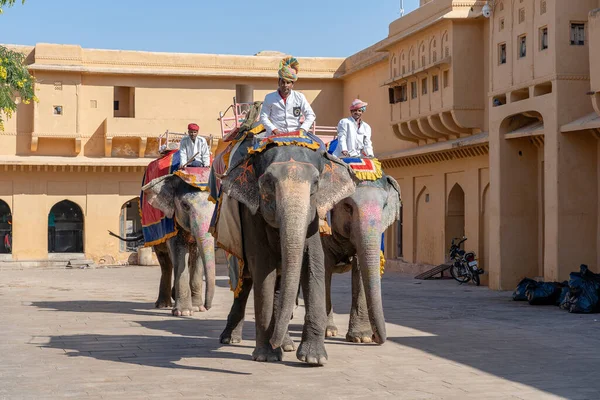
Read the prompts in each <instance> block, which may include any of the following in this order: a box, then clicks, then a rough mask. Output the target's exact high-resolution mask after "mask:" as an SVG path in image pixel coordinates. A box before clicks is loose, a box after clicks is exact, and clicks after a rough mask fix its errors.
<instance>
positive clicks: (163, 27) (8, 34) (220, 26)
mask: <svg viewBox="0 0 600 400" xmlns="http://www.w3.org/2000/svg"><path fill="white" fill-rule="evenodd" d="M17 3H18V4H17V5H15V6H14V7H12V8H8V9H5V10H4V14H2V15H0V43H4V44H24V45H34V44H35V43H39V42H44V43H61V44H79V45H81V46H83V47H86V48H97V49H98V48H100V49H123V50H143V51H165V52H183V53H217V54H244V55H252V54H255V53H257V52H258V51H261V50H277V51H282V52H285V53H288V54H293V55H295V56H299V57H307V56H314V57H346V56H349V55H352V54H354V53H356V52H357V51H359V50H361V49H363V48H365V47H368V46H370V45H372V44H373V43H376V42H378V41H379V40H381V39H384V38H385V37H386V36H387V33H388V25H389V23H390V22H392V21H394V20H395V19H397V18H399V17H400V0H371V1H366V0H345V1H340V0H300V1H275V0H254V1H252V0H229V1H227V0H221V1H216V0H171V1H170V2H166V1H158V0H120V1H118V0H104V1H92V0H26V2H25V5H21V4H20V3H21V2H20V1H18V2H17ZM417 5H418V0H405V1H404V9H405V12H407V13H408V12H410V11H412V10H414V9H415V8H416V7H417ZM232 10H235V11H232Z"/></svg>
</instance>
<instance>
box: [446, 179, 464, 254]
mask: <svg viewBox="0 0 600 400" xmlns="http://www.w3.org/2000/svg"><path fill="white" fill-rule="evenodd" d="M447 209H448V211H447V213H446V248H445V250H446V251H447V250H448V249H449V248H450V243H452V239H453V238H459V237H463V236H464V235H465V192H464V191H463V189H462V187H460V185H459V184H458V183H457V184H455V185H454V186H453V187H452V190H450V194H449V195H448V208H447Z"/></svg>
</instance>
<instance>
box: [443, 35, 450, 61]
mask: <svg viewBox="0 0 600 400" xmlns="http://www.w3.org/2000/svg"><path fill="white" fill-rule="evenodd" d="M442 51H443V52H444V53H443V55H444V58H446V57H450V41H449V40H448V31H446V32H444V35H443V36H442Z"/></svg>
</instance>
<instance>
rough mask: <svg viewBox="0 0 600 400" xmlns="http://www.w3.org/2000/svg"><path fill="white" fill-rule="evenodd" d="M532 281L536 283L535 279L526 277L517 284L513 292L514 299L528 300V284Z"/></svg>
mask: <svg viewBox="0 0 600 400" xmlns="http://www.w3.org/2000/svg"><path fill="white" fill-rule="evenodd" d="M530 283H536V281H534V280H533V279H529V278H525V279H523V280H522V281H521V282H519V284H518V285H517V288H516V289H515V291H514V292H513V300H515V301H526V300H527V285H529V284H530Z"/></svg>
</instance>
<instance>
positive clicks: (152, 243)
mask: <svg viewBox="0 0 600 400" xmlns="http://www.w3.org/2000/svg"><path fill="white" fill-rule="evenodd" d="M176 235H177V229H175V231H174V232H171V233H168V234H166V235H165V236H163V237H162V238H160V239H158V240H155V241H153V242H146V243H144V247H151V246H156V245H157V244H161V243H164V242H166V241H167V240H169V239H171V238H172V237H173V236H176Z"/></svg>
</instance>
